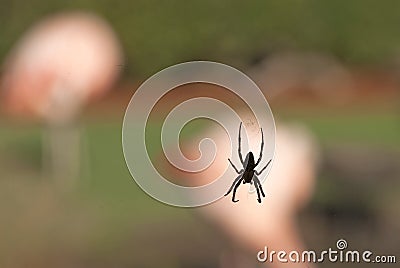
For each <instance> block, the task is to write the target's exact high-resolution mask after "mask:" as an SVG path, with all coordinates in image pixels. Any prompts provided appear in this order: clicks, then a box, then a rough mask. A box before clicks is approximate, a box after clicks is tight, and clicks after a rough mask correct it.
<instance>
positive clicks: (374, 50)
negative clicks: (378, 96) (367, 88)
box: [0, 0, 400, 78]
mask: <svg viewBox="0 0 400 268" xmlns="http://www.w3.org/2000/svg"><path fill="white" fill-rule="evenodd" d="M75 9H83V10H88V11H92V12H96V13H98V14H100V15H102V16H104V17H105V18H106V19H107V20H108V21H109V22H110V24H111V25H112V26H113V27H114V28H115V30H116V31H117V33H118V35H119V37H120V38H121V41H122V44H123V46H124V49H125V52H126V63H125V69H126V72H127V74H131V75H132V74H133V75H136V76H138V77H139V78H143V77H145V76H148V75H150V74H151V73H154V72H155V71H157V70H159V69H161V68H163V67H166V66H168V65H171V64H174V63H177V62H181V61H185V60H195V59H206V60H217V61H224V62H227V63H229V64H235V65H236V66H246V65H247V64H249V63H251V61H252V59H254V60H256V59H258V58H260V57H263V56H266V54H268V53H270V52H274V51H277V50H280V49H285V48H287V49H301V50H319V51H325V52H328V53H333V54H334V55H336V56H338V57H340V58H342V59H343V60H345V61H347V62H354V63H358V62H361V63H366V62H372V63H380V62H385V61H388V60H390V59H392V58H393V56H395V55H396V53H398V50H399V48H400V28H399V25H400V16H399V10H400V2H398V1H373V0H365V1H362V0H359V1H318V0H287V1H249V2H245V1H238V0H235V1H231V0H219V1H214V0H203V1H182V0H171V1H154V0H136V1H126V0H125V1H124V0H101V1H98V0H96V1H94V0H68V1H66V0H60V1H50V0H45V1H43V0H32V1H29V2H26V1H22V0H8V1H5V0H0V60H2V59H3V58H4V56H5V55H6V53H7V52H8V51H9V50H10V48H11V47H12V45H13V44H15V42H16V40H17V39H18V38H19V37H20V35H21V34H22V33H23V32H24V31H25V30H26V29H28V27H29V26H30V25H32V24H33V23H34V22H36V21H37V20H39V19H41V18H42V17H43V16H44V15H47V14H51V13H53V12H56V11H64V10H75Z"/></svg>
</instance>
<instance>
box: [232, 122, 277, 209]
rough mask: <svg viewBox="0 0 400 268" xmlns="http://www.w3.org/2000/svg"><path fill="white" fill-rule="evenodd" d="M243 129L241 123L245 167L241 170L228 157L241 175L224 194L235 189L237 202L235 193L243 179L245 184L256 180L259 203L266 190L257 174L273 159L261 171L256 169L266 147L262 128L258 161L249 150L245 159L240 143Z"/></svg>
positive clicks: (241, 160) (240, 155)
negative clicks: (255, 160)
mask: <svg viewBox="0 0 400 268" xmlns="http://www.w3.org/2000/svg"><path fill="white" fill-rule="evenodd" d="M241 129H242V123H240V126H239V146H238V153H239V159H240V162H241V163H242V165H243V169H241V170H240V171H239V170H238V169H237V168H236V166H235V165H234V164H233V163H232V161H231V159H229V158H228V161H229V163H230V164H231V165H232V167H233V168H234V169H235V171H236V173H237V174H239V176H237V178H236V179H235V180H234V181H233V183H232V186H231V187H230V188H229V190H228V192H227V193H226V194H225V195H224V196H227V195H228V194H229V193H230V192H231V191H232V189H233V196H232V202H235V203H236V202H238V201H239V200H235V195H236V190H237V188H238V187H239V185H240V183H241V182H242V181H243V184H246V183H250V184H253V182H254V186H255V187H256V190H257V196H258V198H257V200H258V203H261V196H260V192H261V194H262V196H263V197H265V194H264V191H263V189H262V187H261V183H260V180H259V179H258V177H257V175H260V174H261V173H262V172H263V171H264V170H265V169H266V168H267V167H268V165H269V164H270V163H271V160H272V159H270V160H269V161H268V163H267V165H266V166H265V167H263V168H262V169H261V171H260V172H258V171H257V170H255V168H256V167H257V165H258V164H259V163H260V162H261V158H262V151H263V148H264V133H263V130H262V128H261V150H260V157H259V158H258V160H257V162H256V163H255V162H254V155H253V152H248V153H247V155H246V158H245V160H244V161H243V157H242V152H241V149H240V143H241V138H240V132H241Z"/></svg>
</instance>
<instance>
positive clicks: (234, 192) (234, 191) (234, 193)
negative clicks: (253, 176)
mask: <svg viewBox="0 0 400 268" xmlns="http://www.w3.org/2000/svg"><path fill="white" fill-rule="evenodd" d="M242 180H243V178H241V179H240V180H239V181H238V182H237V183H236V185H235V189H233V196H232V202H234V203H236V202H239V200H235V195H236V190H237V188H238V187H239V185H240V183H241V182H242Z"/></svg>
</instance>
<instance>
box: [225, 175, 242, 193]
mask: <svg viewBox="0 0 400 268" xmlns="http://www.w3.org/2000/svg"><path fill="white" fill-rule="evenodd" d="M241 176H242V174H240V175H239V176H237V177H236V179H235V180H234V181H233V183H232V186H231V187H230V188H229V190H228V192H227V193H226V194H224V196H227V195H228V194H229V193H230V192H231V191H232V189H233V186H235V184H236V183H237V182H238V180H239V179H240V177H241Z"/></svg>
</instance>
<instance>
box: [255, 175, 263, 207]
mask: <svg viewBox="0 0 400 268" xmlns="http://www.w3.org/2000/svg"><path fill="white" fill-rule="evenodd" d="M253 179H254V177H253ZM254 186H255V187H256V190H257V201H258V203H261V196H260V190H259V189H258V184H257V183H254Z"/></svg>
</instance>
